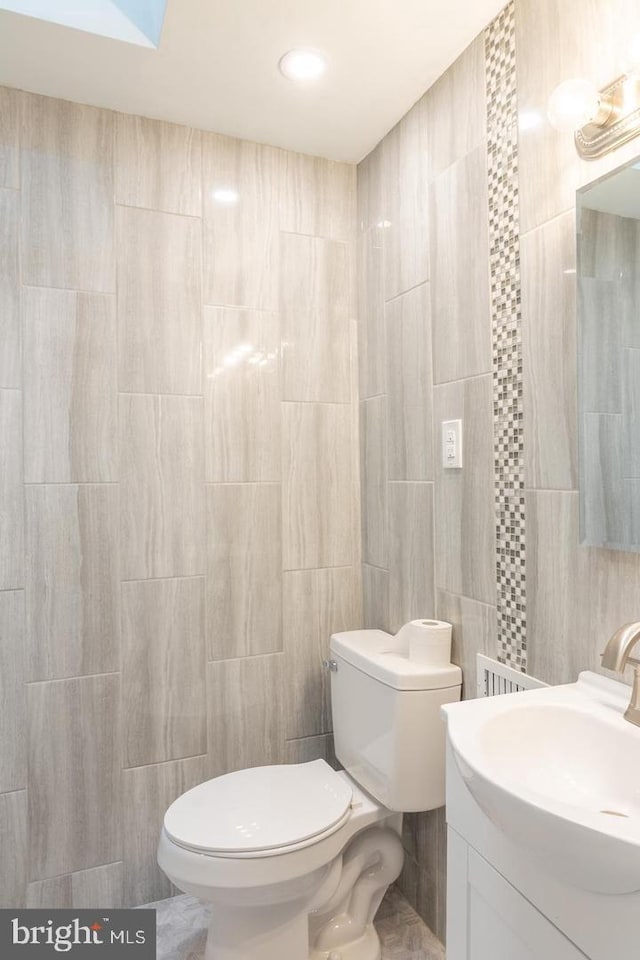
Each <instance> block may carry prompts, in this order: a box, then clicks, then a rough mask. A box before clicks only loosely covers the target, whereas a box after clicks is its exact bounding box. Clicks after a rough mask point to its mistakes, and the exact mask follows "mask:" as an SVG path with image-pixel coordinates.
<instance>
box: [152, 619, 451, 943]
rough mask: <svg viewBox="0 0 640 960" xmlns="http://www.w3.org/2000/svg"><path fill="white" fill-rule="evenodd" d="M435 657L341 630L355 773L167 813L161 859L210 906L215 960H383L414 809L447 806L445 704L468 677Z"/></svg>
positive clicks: (345, 740)
mask: <svg viewBox="0 0 640 960" xmlns="http://www.w3.org/2000/svg"><path fill="white" fill-rule="evenodd" d="M428 623H429V624H431V625H433V624H432V622H431V621H429V622H428ZM425 626H428V624H426V623H425ZM428 653H429V651H428V644H427V650H426V655H425V651H424V650H423V651H421V657H420V659H419V660H416V659H412V658H411V650H410V645H409V644H408V643H407V640H406V631H405V633H403V632H402V631H399V633H398V634H396V636H395V637H393V636H391V635H390V634H388V633H385V632H383V631H381V630H357V631H351V632H347V633H341V634H335V635H334V636H333V637H332V638H331V657H332V659H331V660H329V661H326V666H327V668H328V669H329V670H330V671H331V709H332V717H333V729H334V739H335V749H336V756H337V757H338V759H339V760H340V763H341V764H342V765H343V767H344V770H341V771H339V772H336V771H335V770H333V769H332V768H331V767H330V766H329V765H328V764H327V763H325V761H324V760H314V761H311V762H310V763H300V764H289V765H286V764H283V765H276V766H268V767H254V768H253V769H249V770H239V771H237V772H235V773H229V774H226V775H224V776H221V777H216V778H215V779H214V780H209V781H207V782H206V783H202V784H200V785H199V786H197V787H194V788H193V789H192V790H189V791H188V792H187V793H185V794H183V795H182V796H181V797H178V799H177V800H176V801H175V802H174V803H173V804H172V805H171V806H170V807H169V809H168V810H167V813H166V815H165V818H164V825H163V828H162V832H161V836H160V842H159V846H158V863H159V864H160V866H161V867H162V869H163V870H164V872H165V873H166V875H167V876H168V877H169V879H170V880H171V881H172V882H173V883H174V884H175V885H176V886H177V887H178V888H179V889H180V890H184V891H185V893H190V894H192V895H193V896H196V897H199V898H200V899H201V900H204V901H206V902H208V903H209V904H210V907H211V922H210V927H209V933H208V937H207V946H206V952H205V958H206V960H379V958H380V943H379V940H378V936H377V934H376V931H375V928H374V926H373V919H374V917H375V914H376V911H377V909H378V907H379V905H380V902H381V900H382V898H383V896H384V894H385V891H386V889H387V887H388V886H389V884H390V883H393V881H394V880H395V879H396V877H397V876H398V875H399V873H400V870H401V869H402V860H403V851H402V844H401V841H400V833H401V829H402V814H403V812H407V813H408V812H413V811H419V810H433V809H436V808H437V807H440V806H442V805H443V804H444V726H443V724H442V720H441V718H440V708H441V706H442V705H443V704H445V703H451V702H452V701H454V700H458V699H459V698H460V688H461V680H462V675H461V672H460V669H459V668H458V667H456V666H454V665H453V664H451V663H447V662H446V656H443V649H442V642H441V640H439V642H438V646H437V651H436V650H434V657H433V659H432V661H430V660H429V656H428ZM445 653H446V651H445Z"/></svg>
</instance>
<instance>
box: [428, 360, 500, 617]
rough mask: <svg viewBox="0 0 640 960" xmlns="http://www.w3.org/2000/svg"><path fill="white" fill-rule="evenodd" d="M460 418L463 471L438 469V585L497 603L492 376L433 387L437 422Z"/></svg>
mask: <svg viewBox="0 0 640 960" xmlns="http://www.w3.org/2000/svg"><path fill="white" fill-rule="evenodd" d="M458 419H461V420H462V424H463V425H462V429H463V450H464V461H463V462H464V466H463V468H462V470H445V469H444V468H443V467H442V464H441V462H440V461H438V464H437V467H436V544H437V545H436V553H437V557H438V564H437V580H438V586H439V587H441V588H442V589H444V590H448V591H449V592H450V593H457V594H459V595H461V596H465V597H470V598H471V599H473V600H480V601H482V602H483V603H488V604H495V602H496V571H495V562H496V561H495V556H496V547H495V505H494V461H493V392H492V378H491V376H490V375H487V376H486V377H476V378H473V379H471V380H464V381H460V382H458V383H447V384H443V385H441V386H438V387H436V388H435V389H434V424H435V430H436V435H437V436H438V437H439V436H440V433H441V424H442V421H443V420H458Z"/></svg>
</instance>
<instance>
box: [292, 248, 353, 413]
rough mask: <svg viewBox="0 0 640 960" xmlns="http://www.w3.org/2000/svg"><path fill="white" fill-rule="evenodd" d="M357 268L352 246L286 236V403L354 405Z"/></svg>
mask: <svg viewBox="0 0 640 960" xmlns="http://www.w3.org/2000/svg"><path fill="white" fill-rule="evenodd" d="M352 266H353V265H352V263H351V249H350V246H349V245H348V244H345V243H337V242H334V241H331V240H322V239H320V238H318V237H302V236H297V235H295V234H283V235H282V237H281V240H280V275H281V278H282V280H281V283H280V322H281V329H282V398H283V400H319V401H325V402H335V403H348V402H349V398H350V383H349V353H350V351H349V333H350V331H349V321H350V319H351V318H352V317H353V316H354V315H355V304H354V290H353V284H352V279H353V277H352Z"/></svg>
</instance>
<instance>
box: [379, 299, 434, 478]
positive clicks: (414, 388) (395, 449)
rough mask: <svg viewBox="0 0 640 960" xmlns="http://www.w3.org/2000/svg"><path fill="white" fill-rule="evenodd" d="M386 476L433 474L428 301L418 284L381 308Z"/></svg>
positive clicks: (429, 311)
mask: <svg viewBox="0 0 640 960" xmlns="http://www.w3.org/2000/svg"><path fill="white" fill-rule="evenodd" d="M385 320H386V331H387V334H386V344H387V390H388V395H389V399H388V416H389V429H388V444H389V479H390V480H432V479H433V427H432V388H433V384H432V373H431V307H430V303H429V287H428V285H427V284H422V285H421V286H419V287H415V288H414V289H413V290H412V291H410V292H409V293H406V294H404V295H403V296H401V297H398V298H397V299H396V300H394V301H393V302H392V303H388V304H387V305H386V308H385Z"/></svg>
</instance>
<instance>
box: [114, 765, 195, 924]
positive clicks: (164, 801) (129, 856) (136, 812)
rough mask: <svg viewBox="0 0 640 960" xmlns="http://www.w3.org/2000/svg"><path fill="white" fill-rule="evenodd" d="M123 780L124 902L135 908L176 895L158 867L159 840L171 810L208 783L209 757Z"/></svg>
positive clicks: (132, 773)
mask: <svg viewBox="0 0 640 960" xmlns="http://www.w3.org/2000/svg"><path fill="white" fill-rule="evenodd" d="M122 777H123V791H122V798H123V802H122V826H123V852H124V902H125V904H127V906H129V907H133V906H136V905H138V904H141V903H148V902H149V901H150V900H159V899H160V898H161V897H168V896H170V895H171V893H172V892H173V889H174V888H173V886H172V884H171V882H170V880H169V879H168V878H167V877H166V876H165V875H164V873H163V872H162V870H161V869H160V867H159V866H158V860H157V853H158V838H159V836H160V830H161V828H162V822H163V820H164V815H165V813H166V812H167V809H168V807H169V806H170V805H171V804H172V803H173V801H174V800H175V799H176V798H177V797H179V796H180V795H181V794H183V793H185V792H186V791H187V790H190V789H191V788H192V787H195V786H197V785H198V784H199V783H203V782H204V781H205V780H206V779H207V768H206V757H191V758H190V759H188V760H174V761H171V762H169V763H158V764H155V765H153V766H149V767H134V768H133V769H131V770H125V771H124V772H123V774H122Z"/></svg>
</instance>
